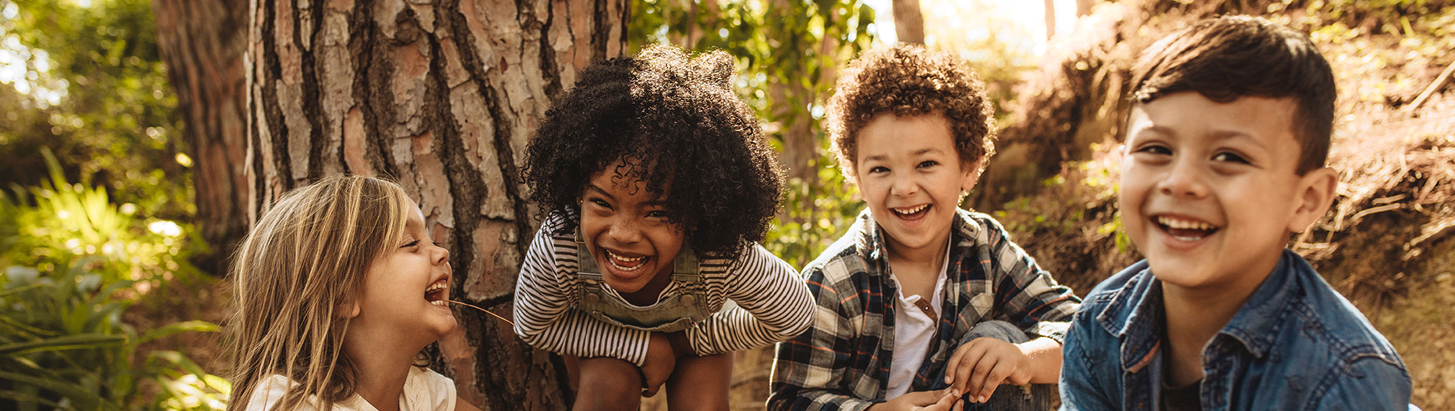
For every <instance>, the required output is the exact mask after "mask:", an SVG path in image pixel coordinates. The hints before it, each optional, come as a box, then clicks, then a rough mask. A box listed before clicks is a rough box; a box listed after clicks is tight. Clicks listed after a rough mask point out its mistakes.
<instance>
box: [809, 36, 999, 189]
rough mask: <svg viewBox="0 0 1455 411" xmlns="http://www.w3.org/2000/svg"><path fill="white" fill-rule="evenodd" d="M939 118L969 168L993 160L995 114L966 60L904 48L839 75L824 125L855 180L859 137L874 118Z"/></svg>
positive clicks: (878, 52)
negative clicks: (942, 119)
mask: <svg viewBox="0 0 1455 411" xmlns="http://www.w3.org/2000/svg"><path fill="white" fill-rule="evenodd" d="M884 113H894V115H896V116H900V117H910V116H919V115H927V114H940V115H942V116H943V117H944V118H945V121H946V123H948V124H949V126H950V135H951V136H953V137H954V138H955V151H957V152H958V153H959V155H960V162H961V163H962V164H965V165H969V164H976V163H978V164H980V168H981V169H982V170H983V169H984V168H985V164H986V161H982V160H985V159H989V158H990V156H992V155H994V154H995V109H994V107H992V106H991V104H990V100H989V98H987V97H986V96H985V85H984V84H983V83H981V82H980V78H979V77H976V76H975V73H974V72H973V71H971V70H970V66H969V65H968V64H966V63H965V62H964V61H963V60H961V59H959V58H957V57H955V56H954V55H951V54H949V53H946V52H931V51H927V50H925V48H924V46H920V45H915V44H905V43H900V44H898V45H895V46H894V47H891V48H878V49H874V50H869V51H866V52H864V54H861V55H860V56H859V58H857V59H854V61H853V62H850V63H849V67H848V68H847V69H845V70H844V72H843V73H841V74H839V79H838V83H837V84H835V86H834V96H833V97H832V98H830V99H829V104H828V116H827V119H826V122H827V125H828V130H829V135H830V136H831V138H833V150H834V154H836V155H838V157H839V166H840V167H841V168H843V170H844V174H847V175H854V172H855V171H854V170H855V168H854V167H855V165H856V163H855V160H856V158H855V157H856V156H858V154H859V141H858V137H859V131H860V130H863V129H864V126H866V125H868V124H869V121H871V120H873V119H874V117H876V116H878V115H880V114H884Z"/></svg>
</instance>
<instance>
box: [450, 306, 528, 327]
mask: <svg viewBox="0 0 1455 411" xmlns="http://www.w3.org/2000/svg"><path fill="white" fill-rule="evenodd" d="M444 301H445V302H447V303H450V304H459V305H463V306H466V307H470V308H474V309H476V310H480V311H484V312H485V313H486V314H490V316H492V317H495V318H499V319H500V321H505V323H506V324H510V326H511V327H515V323H514V322H511V321H510V320H507V319H505V317H501V316H500V314H496V313H493V312H490V310H486V309H484V308H480V307H476V306H473V305H470V304H466V303H462V302H459V301H452V300H444Z"/></svg>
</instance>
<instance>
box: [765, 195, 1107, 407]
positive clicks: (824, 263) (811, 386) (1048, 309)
mask: <svg viewBox="0 0 1455 411" xmlns="http://www.w3.org/2000/svg"><path fill="white" fill-rule="evenodd" d="M953 225H954V226H953V227H952V228H951V230H950V244H952V247H950V258H949V268H948V270H947V273H946V275H947V276H948V277H947V282H946V283H945V287H944V290H943V293H944V294H943V297H944V298H943V301H944V303H943V306H941V307H940V312H942V313H944V315H941V316H940V318H939V324H938V330H937V331H936V333H935V338H934V339H932V340H930V346H929V347H928V349H927V350H926V357H925V358H923V359H922V360H923V363H922V365H921V366H920V368H919V370H918V371H917V372H916V374H915V376H914V379H913V381H910V391H911V392H913V391H926V390H933V389H941V388H943V387H944V386H945V384H944V376H945V371H944V369H945V364H946V362H947V361H948V360H949V359H950V356H951V355H952V354H954V352H955V348H957V347H959V345H960V344H962V343H965V342H966V341H962V339H964V338H965V336H966V334H967V333H969V331H970V328H972V327H974V326H975V324H977V323H980V322H982V321H987V320H1001V321H1007V322H1010V323H1012V324H1016V325H1018V326H1019V327H1020V328H1021V329H1022V330H1024V331H1025V332H1026V334H1029V335H1031V336H1032V338H1034V336H1042V337H1047V338H1051V339H1054V340H1056V341H1057V342H1060V341H1061V340H1062V339H1063V338H1064V337H1065V335H1066V329H1067V327H1068V323H1067V321H1069V320H1070V319H1071V316H1072V314H1075V313H1076V309H1077V308H1078V307H1080V305H1081V299H1079V298H1076V296H1075V295H1073V294H1072V293H1071V289H1070V288H1067V287H1065V286H1062V285H1058V284H1056V281H1055V280H1054V279H1052V278H1051V275H1050V273H1047V272H1046V271H1045V270H1042V269H1041V268H1040V267H1039V266H1037V265H1036V261H1035V260H1033V259H1031V257H1030V256H1028V255H1026V253H1025V251H1023V250H1021V248H1020V247H1019V246H1016V245H1015V244H1014V243H1012V242H1011V241H1010V237H1009V236H1007V235H1006V233H1005V229H1004V228H1002V227H1001V226H1000V223H997V222H996V221H995V220H994V219H992V218H990V216H988V215H985V214H980V213H971V212H968V211H965V210H960V211H959V214H958V215H957V216H956V217H955V221H954V223H953ZM877 227H878V224H877V223H875V222H874V219H873V217H872V216H871V215H870V214H869V212H868V211H865V212H864V213H862V214H860V215H859V219H858V221H856V222H855V223H854V225H853V226H852V227H850V228H849V231H848V233H846V234H844V236H843V237H841V238H839V240H838V241H836V242H834V244H833V245H832V246H829V249H828V250H826V251H824V253H823V254H822V255H820V256H819V258H818V259H817V260H814V261H813V262H812V263H809V265H808V267H805V268H804V269H803V277H804V279H805V281H806V282H807V283H808V288H809V291H810V292H812V293H813V295H814V298H815V299H816V303H817V307H816V308H815V310H816V311H815V312H814V322H813V326H812V327H810V328H809V330H808V331H807V332H804V333H803V334H801V335H799V336H798V337H796V338H794V339H792V340H790V341H787V342H784V343H782V344H779V345H778V352H777V360H776V361H775V362H774V363H773V377H772V381H773V388H772V390H773V392H772V394H771V395H770V396H769V398H768V409H770V410H775V411H779V410H862V409H865V408H868V407H869V406H870V405H873V404H874V403H877V402H884V401H885V400H889V398H884V395H885V391H886V389H887V388H888V378H889V370H890V362H891V361H894V360H898V359H897V358H894V354H895V349H894V308H895V307H894V301H895V297H894V296H895V295H897V293H898V291H897V290H896V288H895V285H894V284H895V282H894V280H893V279H892V278H891V277H890V272H889V255H888V250H889V249H888V247H886V245H885V238H884V233H883V232H882V230H880V229H878V228H877ZM911 360H919V359H911Z"/></svg>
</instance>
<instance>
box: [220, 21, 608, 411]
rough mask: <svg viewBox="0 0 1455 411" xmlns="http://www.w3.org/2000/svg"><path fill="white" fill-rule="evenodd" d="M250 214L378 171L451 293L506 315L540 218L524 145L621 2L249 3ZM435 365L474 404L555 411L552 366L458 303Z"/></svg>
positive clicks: (552, 359)
mask: <svg viewBox="0 0 1455 411" xmlns="http://www.w3.org/2000/svg"><path fill="white" fill-rule="evenodd" d="M251 2H252V4H251V7H250V8H249V10H250V14H251V18H252V24H251V33H250V36H249V43H248V46H247V47H248V52H249V56H250V58H249V62H248V63H249V65H248V67H247V72H248V76H249V79H248V82H247V84H248V87H249V90H248V109H249V110H250V113H249V114H250V115H249V117H248V123H247V126H248V129H247V131H248V135H247V137H248V161H249V162H248V172H249V174H248V176H247V178H248V184H249V185H248V188H249V189H248V200H249V202H250V206H249V208H248V213H249V214H248V218H249V221H255V220H256V218H257V216H258V214H259V213H262V212H263V211H265V210H266V209H267V208H268V206H269V205H270V204H272V203H273V202H274V201H275V200H276V199H277V198H279V196H281V195H282V194H283V193H284V192H286V191H288V190H289V189H291V188H293V187H297V186H300V185H303V184H307V183H308V182H310V181H313V180H315V179H317V178H319V177H323V176H325V175H332V174H356V175H367V176H382V177H386V178H389V179H392V180H394V181H396V182H398V183H399V184H400V185H401V186H403V187H404V188H405V190H406V191H408V192H409V193H410V195H411V196H412V197H413V198H414V199H415V200H417V201H418V203H419V206H420V209H421V211H423V212H424V216H425V223H426V225H427V226H428V229H429V231H430V233H431V236H432V237H433V238H436V239H437V241H439V242H440V243H441V245H442V246H444V247H446V248H448V249H449V250H450V262H451V264H452V266H453V268H454V271H455V273H456V276H457V278H459V279H460V280H459V281H455V282H454V283H453V284H452V285H451V290H450V296H451V299H454V300H456V301H465V302H468V303H471V304H474V305H477V306H480V307H482V308H484V309H487V310H490V311H492V312H495V313H497V314H500V315H501V316H504V317H505V318H510V316H511V301H512V300H513V296H514V295H513V293H514V289H515V281H516V276H517V275H518V273H519V269H520V263H521V257H522V256H523V255H524V253H525V251H526V247H527V245H528V243H529V239H530V238H531V236H532V233H534V232H535V229H536V227H537V226H538V224H539V221H538V217H539V210H538V209H537V208H536V206H535V205H534V204H530V203H528V202H527V194H526V187H525V185H524V181H523V180H522V178H521V167H522V166H523V165H524V158H523V156H524V154H525V145H526V143H527V140H528V138H529V136H530V135H531V134H532V133H533V132H534V130H535V128H536V126H537V125H538V124H539V123H540V121H541V119H542V118H543V117H544V116H545V112H546V109H547V108H548V107H549V106H550V105H551V103H552V102H553V101H554V100H555V99H557V98H560V97H561V95H562V93H563V91H564V90H566V89H569V88H570V87H571V84H572V83H573V82H574V81H575V79H576V75H577V70H578V69H579V68H582V67H584V66H586V65H587V64H589V63H591V62H594V61H597V60H601V59H605V58H609V57H614V56H617V55H619V54H620V53H621V52H622V49H623V48H624V46H625V38H626V18H627V16H628V14H627V10H626V5H625V3H624V2H622V1H620V0H611V1H600V2H591V1H582V0H565V1H563V0H556V1H545V0H520V1H516V2H500V1H494V0H439V1H434V2H426V1H409V2H406V1H404V0H378V1H364V0H329V1H324V2H320V1H309V0H251ZM457 316H458V318H459V319H460V325H461V327H460V329H461V332H457V333H454V334H452V335H449V336H446V337H445V338H444V339H442V340H441V341H440V344H439V353H440V354H441V357H442V358H439V359H437V360H435V368H436V369H437V370H440V371H441V372H442V373H444V374H445V375H447V376H450V377H452V378H454V380H455V384H456V386H457V387H458V388H459V392H460V395H461V396H462V397H463V398H464V399H465V400H467V401H469V402H471V403H474V404H477V405H479V406H480V407H481V408H482V409H486V410H517V409H519V410H556V409H565V408H567V407H568V405H569V404H570V401H571V397H572V395H571V393H570V389H569V386H568V384H567V383H566V378H565V374H564V367H563V365H562V363H561V361H560V358H559V357H557V356H554V355H551V354H549V353H547V352H544V351H540V350H536V349H533V348H531V347H530V346H528V345H526V344H525V343H524V342H522V341H521V340H520V339H518V338H516V337H515V335H514V333H513V332H512V331H511V328H510V325H509V324H506V323H504V322H502V321H500V320H497V319H495V318H492V317H489V316H487V315H485V314H484V313H481V312H478V311H474V310H459V311H457Z"/></svg>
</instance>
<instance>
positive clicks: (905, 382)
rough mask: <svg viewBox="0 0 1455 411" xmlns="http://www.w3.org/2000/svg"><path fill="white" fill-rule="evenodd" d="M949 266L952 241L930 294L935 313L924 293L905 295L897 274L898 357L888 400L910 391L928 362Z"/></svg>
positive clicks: (891, 368)
mask: <svg viewBox="0 0 1455 411" xmlns="http://www.w3.org/2000/svg"><path fill="white" fill-rule="evenodd" d="M949 269H950V250H949V244H946V246H945V261H944V262H943V263H941V264H940V275H939V276H938V278H936V279H935V291H934V292H933V293H931V294H930V301H929V304H928V308H929V309H930V310H932V311H934V313H935V315H934V317H930V315H929V314H927V313H925V312H924V307H923V306H922V304H924V298H923V297H922V296H919V295H914V296H910V297H909V298H905V297H904V286H903V285H901V284H899V278H898V277H894V285H895V288H898V292H897V293H896V298H895V299H894V359H893V360H891V361H890V362H889V381H887V383H888V384H889V387H888V389H887V390H885V392H884V399H886V400H891V399H894V398H895V397H898V396H901V395H904V394H905V393H907V392H909V384H910V383H911V382H914V374H915V373H916V372H919V366H920V365H923V364H924V361H925V354H926V353H927V352H928V350H929V348H930V340H931V339H933V338H935V328H936V327H937V326H938V325H939V324H936V321H935V319H936V318H939V317H940V306H941V305H943V304H944V301H945V299H944V297H941V296H940V294H942V291H944V289H945V271H946V270H949Z"/></svg>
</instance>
